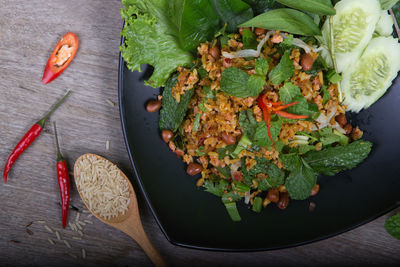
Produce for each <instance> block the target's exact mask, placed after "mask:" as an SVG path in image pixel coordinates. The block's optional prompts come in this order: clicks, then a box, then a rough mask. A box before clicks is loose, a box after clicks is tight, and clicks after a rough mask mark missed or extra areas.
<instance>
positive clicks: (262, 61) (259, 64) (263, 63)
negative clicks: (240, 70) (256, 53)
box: [255, 57, 271, 77]
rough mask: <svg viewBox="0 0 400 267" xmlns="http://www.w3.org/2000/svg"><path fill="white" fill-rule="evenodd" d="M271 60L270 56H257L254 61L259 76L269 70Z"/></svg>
mask: <svg viewBox="0 0 400 267" xmlns="http://www.w3.org/2000/svg"><path fill="white" fill-rule="evenodd" d="M270 61H271V59H270V58H268V59H266V58H263V57H260V58H257V59H256V63H255V70H256V73H257V74H258V75H260V76H264V77H265V76H266V75H267V74H268V71H269V62H270Z"/></svg>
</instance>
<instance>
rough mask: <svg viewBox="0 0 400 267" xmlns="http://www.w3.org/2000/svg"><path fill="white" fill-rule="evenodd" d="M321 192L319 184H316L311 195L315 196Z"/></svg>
mask: <svg viewBox="0 0 400 267" xmlns="http://www.w3.org/2000/svg"><path fill="white" fill-rule="evenodd" d="M318 192H319V184H315V185H314V187H313V188H312V190H311V196H315V195H316V194H318Z"/></svg>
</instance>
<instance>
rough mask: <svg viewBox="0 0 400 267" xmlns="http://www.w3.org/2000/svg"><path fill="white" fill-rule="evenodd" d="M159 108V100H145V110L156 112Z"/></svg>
mask: <svg viewBox="0 0 400 267" xmlns="http://www.w3.org/2000/svg"><path fill="white" fill-rule="evenodd" d="M160 108H161V101H160V100H150V101H149V102H147V105H146V110H147V112H156V111H157V110H159V109H160Z"/></svg>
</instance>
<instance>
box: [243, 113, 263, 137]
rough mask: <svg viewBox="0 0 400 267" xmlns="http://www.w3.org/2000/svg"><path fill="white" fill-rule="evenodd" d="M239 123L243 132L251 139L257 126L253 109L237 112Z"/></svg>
mask: <svg viewBox="0 0 400 267" xmlns="http://www.w3.org/2000/svg"><path fill="white" fill-rule="evenodd" d="M239 125H240V127H242V130H243V133H244V134H245V135H246V136H247V137H248V138H249V139H251V140H253V139H254V135H255V133H256V130H257V126H258V124H257V121H256V119H255V118H254V113H253V110H251V109H248V110H243V111H241V112H240V113H239Z"/></svg>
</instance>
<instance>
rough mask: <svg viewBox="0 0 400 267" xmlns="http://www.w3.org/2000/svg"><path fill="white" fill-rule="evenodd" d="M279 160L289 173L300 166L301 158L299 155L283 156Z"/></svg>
mask: <svg viewBox="0 0 400 267" xmlns="http://www.w3.org/2000/svg"><path fill="white" fill-rule="evenodd" d="M279 158H280V159H281V161H282V163H283V166H285V169H286V170H288V171H294V170H296V169H297V168H298V167H299V166H300V157H299V155H298V154H297V153H290V154H281V155H280V156H279Z"/></svg>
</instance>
